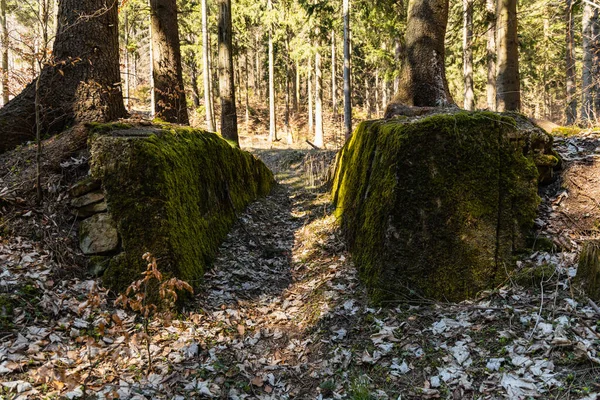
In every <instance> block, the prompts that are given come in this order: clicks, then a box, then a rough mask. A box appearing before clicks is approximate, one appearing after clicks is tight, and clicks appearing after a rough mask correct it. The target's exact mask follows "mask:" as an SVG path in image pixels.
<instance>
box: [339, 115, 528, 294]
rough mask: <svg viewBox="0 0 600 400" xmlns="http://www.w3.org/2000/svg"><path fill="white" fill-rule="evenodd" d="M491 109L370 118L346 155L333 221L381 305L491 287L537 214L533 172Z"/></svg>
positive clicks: (509, 125) (510, 124) (510, 127)
mask: <svg viewBox="0 0 600 400" xmlns="http://www.w3.org/2000/svg"><path fill="white" fill-rule="evenodd" d="M516 129H517V128H516V124H515V121H514V120H513V119H511V118H507V117H502V116H499V115H497V114H493V113H486V112H478V113H466V112H461V113H458V114H454V115H435V116H432V117H428V118H424V119H421V120H418V121H416V122H412V123H411V122H408V123H407V122H404V121H396V120H392V121H383V120H379V121H367V122H364V123H362V124H360V125H359V127H358V128H357V130H356V132H355V133H354V135H353V136H352V138H351V139H350V140H349V141H348V143H347V144H346V145H345V146H344V148H343V149H342V152H341V154H340V156H339V157H338V165H337V169H336V174H335V178H334V185H333V187H334V190H333V199H334V202H335V204H336V215H337V216H338V217H339V218H340V219H341V224H342V229H343V230H344V233H345V235H346V239H347V241H348V243H349V245H350V249H351V252H352V255H353V259H354V261H355V263H356V264H357V266H358V267H359V270H360V275H361V277H362V279H363V280H364V281H365V282H366V284H367V286H368V287H369V289H370V292H371V295H372V296H373V298H374V299H375V300H377V299H387V298H390V297H391V298H394V297H401V296H406V295H409V296H410V295H412V294H414V292H418V293H419V294H420V295H424V296H426V297H435V298H442V299H449V300H460V299H464V298H466V297H471V296H474V295H476V294H477V292H478V291H480V290H482V289H485V288H489V287H491V286H493V285H494V284H496V283H497V282H499V281H501V280H502V279H503V278H504V277H505V272H504V271H505V269H504V264H506V265H507V268H508V269H510V268H511V264H512V253H513V250H514V249H515V248H518V247H522V246H523V244H524V239H523V236H524V235H523V232H524V231H526V230H527V229H528V228H529V227H530V226H531V224H532V222H533V219H534V218H535V213H536V208H537V204H538V202H539V198H538V197H537V187H536V179H537V170H536V168H535V165H534V164H533V162H532V161H531V160H529V159H527V158H525V157H524V156H523V155H522V154H521V151H520V149H519V147H518V144H515V143H514V142H511V141H510V140H509V136H510V134H511V133H513V132H514V131H515V130H516Z"/></svg>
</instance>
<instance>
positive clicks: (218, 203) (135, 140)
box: [91, 126, 274, 290]
mask: <svg viewBox="0 0 600 400" xmlns="http://www.w3.org/2000/svg"><path fill="white" fill-rule="evenodd" d="M136 130H137V129H136ZM149 130H150V131H152V132H158V133H156V134H151V135H148V136H144V135H139V134H136V136H135V137H128V136H126V134H127V132H124V133H122V134H121V132H116V134H113V135H96V136H95V137H94V138H93V139H92V159H91V164H92V174H93V176H94V177H96V178H98V179H101V180H102V182H103V188H104V191H105V193H106V199H107V203H108V210H109V212H110V213H111V215H112V216H113V218H114V219H115V221H117V226H118V231H119V233H120V235H121V240H122V247H123V249H124V252H123V253H122V254H120V255H118V256H117V257H114V258H113V259H112V261H111V263H110V266H109V267H108V269H107V271H106V272H105V274H104V281H105V283H106V284H107V285H108V286H110V287H112V288H113V289H116V290H122V289H124V288H125V287H126V286H127V285H129V284H130V283H131V282H132V281H134V280H137V279H139V277H140V275H139V274H140V272H142V271H143V270H145V263H144V262H143V260H142V255H143V254H144V253H145V252H151V253H152V254H153V255H154V256H155V257H156V258H157V261H158V265H159V269H160V270H161V271H163V272H166V273H168V274H170V275H174V276H177V277H178V278H180V279H184V280H186V281H188V282H189V283H191V284H192V285H193V286H197V285H198V283H199V282H200V280H201V278H202V275H203V273H204V271H205V270H206V268H207V267H208V266H209V265H210V263H211V262H212V260H213V258H214V256H215V254H216V252H217V249H218V247H219V245H220V243H221V242H222V241H223V239H224V238H225V236H226V235H227V233H228V232H229V230H230V228H231V226H232V224H233V222H234V219H235V215H236V212H238V211H241V210H242V209H244V208H245V206H246V205H247V204H248V203H249V202H250V201H252V200H254V199H256V198H257V197H258V196H264V195H266V194H268V193H269V191H270V189H271V186H272V184H273V182H274V180H273V175H272V173H271V171H269V170H268V168H267V167H266V166H265V165H264V164H263V163H262V162H261V161H259V160H258V159H256V158H255V157H254V156H253V155H251V154H249V153H247V152H243V151H241V150H239V149H236V148H233V147H231V146H230V145H229V144H228V143H227V142H225V141H224V140H222V139H221V138H220V137H218V136H217V135H215V134H213V133H208V132H204V131H200V130H195V129H191V128H177V127H168V126H163V129H160V130H158V131H157V130H156V128H155V127H154V130H151V129H149Z"/></svg>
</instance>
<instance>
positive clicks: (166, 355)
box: [0, 134, 600, 400]
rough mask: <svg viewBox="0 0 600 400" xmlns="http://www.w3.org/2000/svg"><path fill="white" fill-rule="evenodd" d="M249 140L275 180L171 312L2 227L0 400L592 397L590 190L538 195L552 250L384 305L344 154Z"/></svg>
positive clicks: (577, 141)
mask: <svg viewBox="0 0 600 400" xmlns="http://www.w3.org/2000/svg"><path fill="white" fill-rule="evenodd" d="M256 143H258V141H256ZM277 146H281V147H283V145H279V144H278V145H277ZM557 149H558V150H559V151H560V152H561V154H562V155H563V157H564V159H565V161H566V163H567V167H569V166H577V165H595V164H597V163H598V161H599V159H600V136H598V135H596V134H587V135H586V134H584V135H579V136H573V137H568V138H562V139H559V140H558V143H557ZM252 151H253V152H254V153H255V154H257V156H259V157H260V158H261V159H263V160H264V161H265V162H266V163H267V165H268V166H269V167H270V168H271V169H272V170H273V171H274V172H275V174H276V177H277V180H278V181H279V185H277V187H276V188H275V189H274V190H273V192H272V194H271V195H270V196H268V197H267V198H264V199H262V200H260V201H257V202H255V203H253V204H251V205H250V206H249V207H248V209H247V210H246V211H245V212H244V213H243V214H242V215H240V216H239V220H238V222H237V223H236V225H235V226H234V228H233V230H232V231H231V233H230V234H229V236H228V238H227V240H226V241H225V242H224V243H223V244H222V246H221V249H220V253H219V256H218V259H217V260H216V262H215V265H214V267H213V269H212V270H211V271H209V272H208V274H207V275H206V277H205V280H204V282H203V283H202V284H201V289H200V290H199V291H196V293H195V296H194V298H193V300H192V301H191V302H190V303H188V304H187V305H186V306H185V308H184V309H183V310H182V311H181V312H180V313H178V314H175V315H171V316H170V318H166V319H165V318H152V317H151V316H149V317H148V318H147V319H144V318H140V317H139V316H137V315H136V314H135V313H132V312H129V311H126V310H123V309H120V308H117V307H115V306H114V305H113V303H114V299H115V297H116V295H115V294H113V293H108V292H107V291H106V290H104V289H103V288H102V286H101V282H100V280H99V279H96V278H92V277H87V278H83V277H82V274H77V273H71V274H65V273H64V272H63V271H61V267H60V266H59V262H57V260H56V257H55V254H54V253H53V249H49V248H45V247H44V246H42V245H41V243H43V242H42V241H41V240H34V239H33V238H27V237H24V236H15V235H14V234H11V233H10V232H9V231H5V232H3V233H2V241H1V243H0V266H1V268H2V269H1V273H0V311H1V313H0V315H1V318H0V382H1V383H0V397H2V398H7V399H17V398H20V399H25V398H68V399H76V398H98V399H106V398H110V399H115V398H120V399H144V398H145V399H161V398H164V399H171V398H175V399H188V398H221V399H233V400H236V399H261V400H269V399H272V400H275V399H354V400H362V399H393V400H396V399H409V398H414V399H423V398H454V399H463V398H480V399H483V398H485V399H496V398H497V399H501V398H511V399H526V398H557V399H558V398H560V399H596V398H598V393H600V385H599V384H598V380H597V376H598V375H599V372H600V323H599V321H600V310H598V309H597V306H596V305H595V304H594V303H591V302H588V299H587V298H586V297H585V296H584V295H583V294H582V293H580V292H579V290H578V289H577V288H576V287H575V286H574V285H573V284H572V281H571V280H572V277H573V275H574V273H575V271H576V260H577V252H578V249H579V246H580V244H581V241H582V240H583V239H586V238H589V236H590V235H593V232H591V231H590V230H585V231H583V230H581V229H579V228H578V224H575V223H572V222H570V221H572V219H573V216H572V213H573V212H574V211H577V212H583V211H582V210H584V203H582V201H583V199H584V198H585V196H579V197H580V201H579V202H575V203H573V202H574V201H575V200H576V199H577V198H578V196H577V195H576V193H575V189H573V188H572V187H571V188H569V187H567V186H566V185H565V183H564V182H562V183H561V182H559V183H556V184H555V185H554V186H552V187H549V188H547V189H546V191H545V193H544V194H543V195H544V199H543V200H544V201H543V204H542V206H541V213H540V216H539V218H538V220H537V221H536V224H537V226H538V233H539V234H540V236H545V237H548V238H549V239H550V241H549V242H548V243H549V244H548V245H547V246H545V247H544V246H537V247H536V249H535V251H532V252H531V253H529V254H527V255H524V256H523V257H522V260H521V261H520V263H519V265H520V267H519V270H518V272H517V273H515V274H511V276H510V277H507V279H506V282H505V284H504V285H503V286H502V287H498V288H497V289H496V290H494V291H489V292H486V293H481V294H480V296H479V298H478V299H476V300H473V301H465V302H463V303H459V304H451V303H443V302H431V301H428V300H426V299H406V301H403V302H398V303H394V304H385V305H384V306H376V305H373V304H371V303H370V302H369V300H368V298H367V296H366V291H365V289H364V287H363V286H362V284H361V283H360V281H359V280H358V278H357V273H356V270H355V268H354V266H353V264H352V262H351V258H350V256H349V255H348V253H347V252H346V249H345V246H344V243H343V241H342V238H341V234H340V232H339V230H338V226H337V222H336V221H335V219H334V217H333V216H332V213H331V212H332V209H331V206H330V200H329V195H328V190H327V187H326V185H323V184H322V183H324V182H326V174H327V172H328V167H329V165H330V163H331V161H332V160H333V157H334V152H332V151H330V152H327V151H325V152H324V151H314V150H313V151H310V150H302V149H283V148H275V149H268V148H262V149H254V150H252ZM69 168H78V167H77V166H75V165H74V166H72V167H69ZM575 170H577V168H575ZM589 171H590V170H588V173H589ZM591 171H592V173H594V172H593V171H597V169H596V170H594V169H592V170H591ZM576 176H578V175H576ZM596 178H597V177H594V176H588V177H587V181H588V182H590V184H591V183H593V182H594V179H596ZM569 179H574V180H576V178H573V177H572V175H571V178H569ZM582 179H583V178H582ZM576 182H577V185H578V186H579V187H580V189H579V190H580V193H583V194H585V193H587V191H590V190H592V189H591V188H590V187H585V186H584V184H583V183H582V182H583V180H576ZM569 190H570V191H569ZM565 192H568V193H567V194H565ZM590 193H591V192H590ZM569 201H571V203H570V202H569ZM575 204H579V205H580V206H579V208H577V207H576V206H575ZM565 215H569V216H570V217H569V218H567V217H565ZM43 217H44V214H43V213H36V212H34V211H33V212H32V213H31V214H29V215H28V214H27V212H22V213H20V214H19V215H18V216H17V217H15V218H23V219H29V220H31V219H36V218H39V219H40V221H43ZM48 221H49V222H47V223H52V222H51V221H52V219H48ZM40 223H42V222H40ZM540 241H541V240H540ZM140 257H141V255H140ZM158 268H159V269H160V264H159V265H158Z"/></svg>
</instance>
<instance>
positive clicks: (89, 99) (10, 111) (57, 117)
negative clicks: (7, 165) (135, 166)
mask: <svg viewBox="0 0 600 400" xmlns="http://www.w3.org/2000/svg"><path fill="white" fill-rule="evenodd" d="M105 4H106V5H105ZM117 6H118V2H117V1H109V2H106V1H102V0H63V1H61V2H60V4H59V12H58V20H59V23H58V25H59V29H58V32H57V35H56V39H55V42H54V51H53V59H52V61H51V64H49V65H47V66H46V67H44V69H43V70H42V72H41V75H40V77H39V88H40V90H39V92H38V96H37V97H38V99H39V104H40V107H41V110H42V114H43V115H42V118H41V119H42V127H41V131H42V132H43V133H44V134H53V133H57V132H60V131H62V130H63V129H64V128H65V127H66V126H73V125H75V124H77V123H81V122H89V121H99V122H105V121H112V120H115V119H118V118H121V117H124V116H126V115H127V112H126V111H125V107H124V105H123V93H122V88H121V77H120V72H119V38H118V26H117V24H118V18H117ZM35 86H36V84H35V81H34V82H32V83H30V84H29V85H28V86H27V87H26V88H25V89H24V90H23V91H22V92H21V93H20V94H19V95H18V96H16V97H15V98H14V99H12V100H11V101H10V102H9V103H8V104H7V105H5V106H4V107H3V108H2V109H0V153H1V152H4V151H6V150H9V149H12V148H14V147H15V146H17V145H19V144H21V143H23V142H26V141H28V140H32V139H33V138H34V137H35V132H36V127H35V98H36V90H35Z"/></svg>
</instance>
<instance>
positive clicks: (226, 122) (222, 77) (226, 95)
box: [219, 0, 239, 146]
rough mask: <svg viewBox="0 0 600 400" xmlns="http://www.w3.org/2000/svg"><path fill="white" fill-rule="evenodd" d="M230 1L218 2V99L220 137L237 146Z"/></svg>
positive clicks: (220, 0)
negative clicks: (219, 106) (219, 107)
mask: <svg viewBox="0 0 600 400" xmlns="http://www.w3.org/2000/svg"><path fill="white" fill-rule="evenodd" d="M234 82H235V80H234V76H233V44H232V26H231V0H219V97H220V98H221V135H223V137H224V138H225V139H227V140H230V141H233V142H235V143H236V144H237V145H238V146H239V139H238V128H237V112H236V108H235V85H234Z"/></svg>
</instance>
